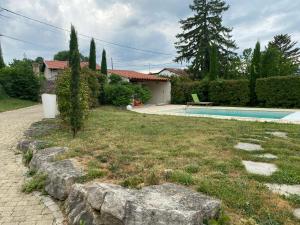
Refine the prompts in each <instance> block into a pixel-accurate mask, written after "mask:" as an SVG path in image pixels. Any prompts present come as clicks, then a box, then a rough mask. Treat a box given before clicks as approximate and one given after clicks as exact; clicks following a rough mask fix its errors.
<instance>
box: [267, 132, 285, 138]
mask: <svg viewBox="0 0 300 225" xmlns="http://www.w3.org/2000/svg"><path fill="white" fill-rule="evenodd" d="M266 133H267V134H271V135H273V136H275V137H279V138H288V136H287V133H286V132H280V131H274V132H266Z"/></svg>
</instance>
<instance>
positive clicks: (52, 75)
mask: <svg viewBox="0 0 300 225" xmlns="http://www.w3.org/2000/svg"><path fill="white" fill-rule="evenodd" d="M58 72H59V70H54V69H49V68H48V67H47V66H46V68H45V73H44V75H45V78H46V79H47V80H55V79H56V77H57V75H58Z"/></svg>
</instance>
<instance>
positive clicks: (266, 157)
mask: <svg viewBox="0 0 300 225" xmlns="http://www.w3.org/2000/svg"><path fill="white" fill-rule="evenodd" d="M256 157H258V158H263V159H278V157H277V156H276V155H273V154H270V153H266V154H262V155H256Z"/></svg>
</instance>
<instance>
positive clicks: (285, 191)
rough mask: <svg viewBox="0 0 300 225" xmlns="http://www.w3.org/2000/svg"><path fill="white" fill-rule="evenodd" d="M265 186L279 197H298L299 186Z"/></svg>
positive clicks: (299, 192)
mask: <svg viewBox="0 0 300 225" xmlns="http://www.w3.org/2000/svg"><path fill="white" fill-rule="evenodd" d="M266 186H267V187H268V188H269V189H270V190H271V191H272V192H274V193H277V194H280V195H285V196H289V195H300V185H287V184H266Z"/></svg>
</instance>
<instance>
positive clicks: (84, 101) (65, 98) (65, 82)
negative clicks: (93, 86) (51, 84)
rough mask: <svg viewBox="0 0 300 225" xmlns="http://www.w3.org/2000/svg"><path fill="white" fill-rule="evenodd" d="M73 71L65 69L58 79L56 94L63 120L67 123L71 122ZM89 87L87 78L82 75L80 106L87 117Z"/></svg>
mask: <svg viewBox="0 0 300 225" xmlns="http://www.w3.org/2000/svg"><path fill="white" fill-rule="evenodd" d="M70 82H71V71H70V70H69V69H66V70H64V71H63V72H62V73H61V74H59V76H57V80H56V90H55V92H56V95H57V102H58V110H59V112H60V116H61V118H62V120H63V121H65V122H66V123H67V124H69V123H70V113H71V102H70V98H71V89H70ZM89 93H90V90H89V87H88V83H87V81H86V79H84V78H82V77H81V80H80V106H81V107H82V110H83V115H84V117H87V115H88V110H89Z"/></svg>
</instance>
